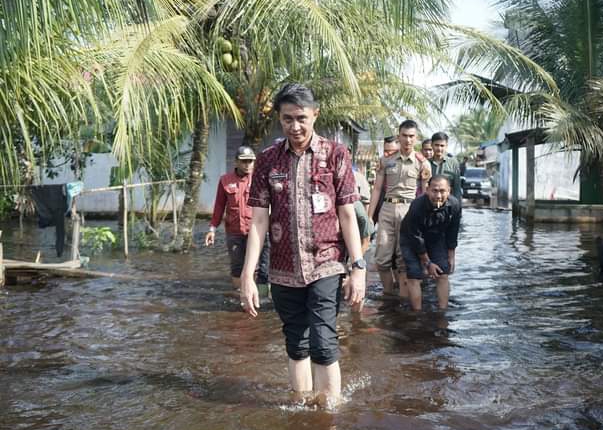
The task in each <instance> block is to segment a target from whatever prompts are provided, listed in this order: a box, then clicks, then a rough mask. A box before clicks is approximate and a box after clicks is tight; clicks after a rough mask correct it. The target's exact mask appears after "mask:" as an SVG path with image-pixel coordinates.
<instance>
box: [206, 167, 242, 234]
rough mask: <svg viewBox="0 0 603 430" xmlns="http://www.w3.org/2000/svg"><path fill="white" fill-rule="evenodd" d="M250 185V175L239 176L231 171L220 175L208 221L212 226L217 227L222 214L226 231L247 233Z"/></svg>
mask: <svg viewBox="0 0 603 430" xmlns="http://www.w3.org/2000/svg"><path fill="white" fill-rule="evenodd" d="M250 187H251V175H245V176H239V175H237V173H236V172H231V173H227V174H225V175H223V176H222V177H220V182H219V183H218V191H217V192H216V202H215V204H214V213H213V216H212V218H211V222H210V223H209V225H210V226H212V227H218V226H219V225H220V222H221V221H222V216H223V215H224V209H226V216H224V226H225V229H226V233H229V234H243V235H246V234H247V233H249V224H250V223H251V207H250V206H249V205H247V200H248V199H249V189H250Z"/></svg>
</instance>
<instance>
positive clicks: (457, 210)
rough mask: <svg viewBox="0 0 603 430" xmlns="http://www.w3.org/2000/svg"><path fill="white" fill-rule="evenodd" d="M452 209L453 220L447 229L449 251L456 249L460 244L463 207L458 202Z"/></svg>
mask: <svg viewBox="0 0 603 430" xmlns="http://www.w3.org/2000/svg"><path fill="white" fill-rule="evenodd" d="M451 209H452V220H451V221H450V224H449V225H448V228H447V229H446V246H447V247H448V249H456V246H457V243H458V236H459V229H460V227H461V205H460V202H459V201H458V200H457V201H456V203H455V204H454V206H453V207H452V208H451Z"/></svg>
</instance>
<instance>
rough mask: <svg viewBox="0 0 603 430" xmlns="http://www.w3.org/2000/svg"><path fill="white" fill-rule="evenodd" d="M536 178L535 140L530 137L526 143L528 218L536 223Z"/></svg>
mask: <svg viewBox="0 0 603 430" xmlns="http://www.w3.org/2000/svg"><path fill="white" fill-rule="evenodd" d="M535 177H536V160H535V156H534V138H533V137H532V136H529V137H528V138H527V141H526V209H527V210H526V218H527V220H528V221H531V222H532V221H534V211H535V209H536V199H535V194H534V186H535Z"/></svg>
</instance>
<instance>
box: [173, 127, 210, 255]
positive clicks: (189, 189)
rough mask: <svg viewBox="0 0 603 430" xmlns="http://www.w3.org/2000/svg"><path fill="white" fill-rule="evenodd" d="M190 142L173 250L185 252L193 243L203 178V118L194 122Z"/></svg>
mask: <svg viewBox="0 0 603 430" xmlns="http://www.w3.org/2000/svg"><path fill="white" fill-rule="evenodd" d="M192 143H193V148H192V152H191V162H190V167H189V174H188V178H187V180H186V184H185V188H184V203H183V206H182V216H181V217H180V222H179V224H178V236H177V237H176V239H175V241H174V250H175V251H181V252H187V251H188V250H189V249H190V247H191V245H192V243H193V228H194V226H195V217H196V216H197V207H198V206H199V187H200V186H201V181H202V180H203V168H204V167H205V160H206V159H207V151H208V148H209V124H208V123H207V121H205V120H204V119H200V120H199V121H197V123H196V124H195V130H194V132H193V142H192Z"/></svg>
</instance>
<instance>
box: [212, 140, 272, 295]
mask: <svg viewBox="0 0 603 430" xmlns="http://www.w3.org/2000/svg"><path fill="white" fill-rule="evenodd" d="M254 162H255V154H254V153H253V150H252V149H251V148H250V147H248V146H241V147H239V149H238V150H237V158H236V161H235V169H234V172H231V173H227V174H225V175H223V176H222V177H220V182H219V183H218V191H217V192H216V201H215V203H214V213H213V216H212V218H211V221H210V223H209V232H208V233H207V234H206V235H205V246H210V245H213V244H214V241H215V238H216V228H217V227H218V226H219V225H220V222H221V221H222V217H223V216H224V211H226V216H225V217H224V225H225V230H226V246H227V248H228V256H229V257H230V275H231V277H232V284H233V285H234V287H235V288H236V289H239V288H240V287H241V270H242V269H243V262H244V261H245V249H246V248H247V234H248V233H249V224H250V222H251V207H250V206H249V205H248V204H247V200H248V199H249V189H250V187H251V174H252V173H253V165H254ZM268 253H269V248H268V247H267V246H265V247H264V249H263V250H262V256H261V258H260V263H259V265H258V270H257V272H258V273H257V281H258V284H266V283H267V282H268Z"/></svg>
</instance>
